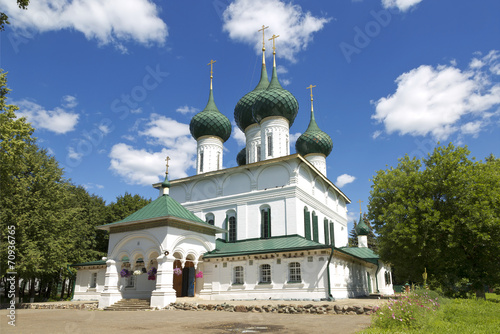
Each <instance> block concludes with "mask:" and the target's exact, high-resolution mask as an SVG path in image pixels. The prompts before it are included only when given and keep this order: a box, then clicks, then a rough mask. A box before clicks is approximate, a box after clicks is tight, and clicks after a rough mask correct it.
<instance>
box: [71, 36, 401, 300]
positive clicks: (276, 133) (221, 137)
mask: <svg viewBox="0 0 500 334" xmlns="http://www.w3.org/2000/svg"><path fill="white" fill-rule="evenodd" d="M272 39H273V42H274V41H275V36H273V38H272ZM262 51H263V56H262V71H261V78H260V81H259V83H258V85H257V86H256V88H255V89H254V90H253V91H251V92H249V93H248V94H246V95H245V96H243V97H242V98H241V99H240V100H239V102H238V103H237V105H236V107H235V111H234V117H235V121H236V124H237V125H238V127H239V128H240V129H241V130H242V131H243V132H244V133H245V137H246V147H245V148H244V149H243V150H242V151H241V152H240V153H239V154H238V157H237V162H238V166H237V167H232V168H223V152H224V150H223V144H224V142H225V141H226V140H227V139H228V138H229V136H230V134H231V122H230V121H229V119H228V118H227V117H226V116H224V115H223V114H222V113H220V112H219V110H218V109H217V106H216V105H215V101H214V97H213V90H212V71H211V76H210V92H209V99H208V103H207V105H206V107H205V109H204V110H202V111H201V112H199V113H198V114H197V115H195V116H194V117H193V119H192V120H191V124H190V130H191V134H192V136H193V137H194V139H195V140H196V141H197V143H198V145H197V166H196V175H193V176H190V177H186V178H182V179H177V180H172V181H169V180H168V174H167V176H166V177H165V181H164V182H163V183H159V184H154V185H153V186H154V187H155V188H157V189H158V190H159V197H158V198H157V199H156V200H154V201H152V202H151V203H150V204H148V205H146V206H145V207H144V208H142V209H140V210H138V211H137V212H135V213H133V214H132V215H130V216H128V217H126V218H125V219H123V220H121V221H118V222H115V223H111V224H107V225H103V226H100V227H99V228H100V229H103V230H106V231H108V232H109V247H108V254H107V257H105V258H103V260H101V261H94V262H87V263H81V264H75V265H73V267H74V268H76V269H77V270H78V271H77V278H76V286H75V291H74V300H98V301H99V308H105V307H108V306H110V305H112V304H114V303H116V302H118V301H119V300H121V299H130V298H143V299H149V300H150V306H151V307H157V308H163V307H165V306H167V305H169V304H170V303H172V302H175V301H176V298H178V297H192V296H197V297H199V298H202V299H207V300H246V299H248V300H254V299H278V300H284V299H286V300H321V299H323V300H333V299H339V298H349V297H358V296H366V295H369V294H370V293H380V294H393V293H394V291H393V286H392V281H391V275H390V267H389V266H388V265H385V264H384V263H383V262H381V261H380V259H379V257H378V255H377V254H375V253H374V252H373V251H372V250H371V249H369V248H368V247H367V241H366V239H367V234H368V233H369V229H368V227H367V226H366V225H365V224H364V223H363V222H362V220H361V223H360V224H358V225H357V228H356V232H357V234H358V239H359V247H348V228H347V207H346V206H347V204H349V203H350V200H349V198H348V197H347V196H346V195H345V194H344V193H343V192H342V191H341V190H340V189H338V188H337V187H336V186H335V184H333V183H332V182H331V181H330V180H329V179H328V178H327V175H326V174H327V168H326V158H327V156H328V155H329V154H330V152H331V151H332V148H333V142H332V139H331V138H330V136H328V135H327V134H326V133H324V132H323V131H321V130H320V129H319V127H318V125H317V123H316V121H315V119H314V110H313V98H312V96H313V95H312V88H313V86H310V88H311V110H310V114H311V119H310V123H309V126H308V128H307V129H305V131H304V133H303V134H302V135H301V136H300V137H299V138H298V140H297V142H296V145H295V148H296V152H297V153H296V154H290V143H289V129H290V126H291V125H292V124H293V122H294V119H295V117H296V115H297V113H298V102H297V100H296V99H295V97H294V96H293V95H292V94H291V93H290V92H289V91H287V90H285V89H283V88H282V87H281V85H280V83H279V81H278V76H277V71H276V59H275V54H276V52H275V47H274V45H273V55H274V59H273V68H272V77H271V80H270V81H269V79H268V76H267V71H266V65H265V55H264V54H265V48H264V47H263V50H262ZM212 63H213V62H211V65H212ZM167 162H168V161H167ZM167 166H168V164H167ZM167 168H168V167H167ZM167 172H168V170H167Z"/></svg>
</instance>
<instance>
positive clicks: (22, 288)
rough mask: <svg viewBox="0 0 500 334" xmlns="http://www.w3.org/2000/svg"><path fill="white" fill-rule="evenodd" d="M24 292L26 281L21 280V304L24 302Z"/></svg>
mask: <svg viewBox="0 0 500 334" xmlns="http://www.w3.org/2000/svg"><path fill="white" fill-rule="evenodd" d="M25 290H26V280H25V279H23V283H21V289H20V290H19V302H20V303H22V302H23V301H24V291H25Z"/></svg>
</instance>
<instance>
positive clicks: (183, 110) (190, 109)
mask: <svg viewBox="0 0 500 334" xmlns="http://www.w3.org/2000/svg"><path fill="white" fill-rule="evenodd" d="M175 111H177V112H179V113H181V114H183V115H186V114H194V113H197V112H198V111H200V109H198V108H195V107H189V106H187V105H185V106H182V107H179V108H177V109H176V110H175Z"/></svg>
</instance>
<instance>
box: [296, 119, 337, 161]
mask: <svg viewBox="0 0 500 334" xmlns="http://www.w3.org/2000/svg"><path fill="white" fill-rule="evenodd" d="M332 148H333V141H332V138H331V137H330V136H329V135H328V134H326V133H325V132H323V131H321V129H320V128H319V126H318V124H317V123H316V120H315V119H314V111H312V110H311V120H310V122H309V126H308V127H307V130H306V131H305V132H304V133H303V134H302V135H301V136H300V137H299V138H298V139H297V141H296V142H295V150H296V151H297V153H299V154H300V155H302V156H306V155H307V154H311V153H321V154H324V155H325V156H326V157H327V156H328V155H329V154H330V153H331V152H332Z"/></svg>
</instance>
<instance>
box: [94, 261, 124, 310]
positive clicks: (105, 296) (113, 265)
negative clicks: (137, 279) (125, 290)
mask: <svg viewBox="0 0 500 334" xmlns="http://www.w3.org/2000/svg"><path fill="white" fill-rule="evenodd" d="M106 266H107V267H106V274H105V275H104V290H103V291H102V292H101V297H100V298H99V308H105V307H108V306H111V305H113V304H114V303H116V302H117V301H119V300H120V299H122V294H121V292H120V291H119V290H118V283H119V280H120V277H119V274H118V268H120V266H121V262H120V261H118V262H117V261H115V260H112V259H108V260H107V261H106Z"/></svg>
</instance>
